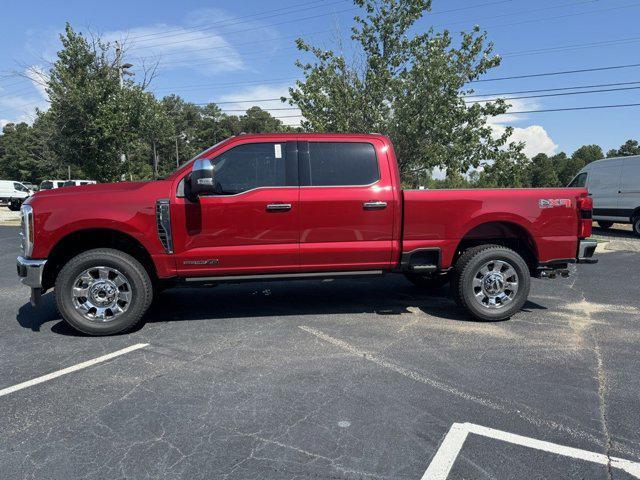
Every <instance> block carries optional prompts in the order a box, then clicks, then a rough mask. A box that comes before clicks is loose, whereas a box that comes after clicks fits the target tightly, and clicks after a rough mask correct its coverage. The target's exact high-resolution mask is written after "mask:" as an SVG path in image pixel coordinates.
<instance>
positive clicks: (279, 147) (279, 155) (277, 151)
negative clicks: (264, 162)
mask: <svg viewBox="0 0 640 480" xmlns="http://www.w3.org/2000/svg"><path fill="white" fill-rule="evenodd" d="M273 148H274V149H275V154H276V158H282V145H280V144H279V143H276V144H275V145H274V146H273Z"/></svg>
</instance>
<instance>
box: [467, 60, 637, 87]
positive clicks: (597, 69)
mask: <svg viewBox="0 0 640 480" xmlns="http://www.w3.org/2000/svg"><path fill="white" fill-rule="evenodd" d="M634 67H640V63H630V64H627V65H613V66H609V67H595V68H581V69H578V70H561V71H557V72H544V73H530V74H526V75H511V76H509V77H494V78H483V79H478V80H471V81H470V82H469V83H479V82H496V81H499V80H517V79H520V78H534V77H550V76H554V75H569V74H573V73H586V72H601V71H604V70H617V69H621V68H634Z"/></svg>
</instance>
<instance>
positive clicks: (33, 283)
mask: <svg viewBox="0 0 640 480" xmlns="http://www.w3.org/2000/svg"><path fill="white" fill-rule="evenodd" d="M46 263H47V261H46V260H32V259H30V258H24V257H18V260H17V265H16V267H17V269H18V276H19V277H20V279H21V282H22V283H23V284H24V285H26V286H28V287H31V304H32V305H34V306H35V305H37V304H38V302H39V300H40V295H41V294H42V274H43V272H44V266H45V264H46Z"/></svg>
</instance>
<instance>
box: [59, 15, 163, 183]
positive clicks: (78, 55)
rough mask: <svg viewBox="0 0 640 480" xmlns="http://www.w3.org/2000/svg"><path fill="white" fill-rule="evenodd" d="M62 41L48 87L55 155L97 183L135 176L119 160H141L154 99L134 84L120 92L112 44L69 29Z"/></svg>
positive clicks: (133, 167)
mask: <svg viewBox="0 0 640 480" xmlns="http://www.w3.org/2000/svg"><path fill="white" fill-rule="evenodd" d="M60 41H61V43H62V49H61V50H60V51H59V52H58V59H57V60H56V62H55V63H54V65H53V68H52V69H51V71H50V74H49V83H48V86H47V93H48V95H49V99H50V102H51V106H50V109H49V112H48V114H49V115H50V117H51V122H52V127H53V128H52V135H51V147H52V149H53V150H54V152H55V153H56V154H57V157H58V159H59V161H60V162H61V163H62V164H71V165H77V166H78V167H80V169H82V170H83V171H84V172H85V173H86V174H87V175H88V176H89V177H92V178H95V179H96V180H100V181H112V180H117V179H119V178H120V176H121V175H122V174H126V173H128V174H129V175H131V173H132V171H133V170H136V169H137V168H136V166H133V165H131V162H125V163H124V164H123V163H122V162H121V158H120V156H121V154H123V153H131V152H135V153H133V154H132V155H133V156H132V159H136V158H141V156H140V155H136V153H137V151H139V149H140V147H141V145H142V144H143V143H144V142H145V141H147V140H148V138H144V135H146V134H148V133H149V131H150V130H149V129H150V128H152V127H151V125H149V123H148V122H149V121H150V119H153V118H155V116H156V111H157V109H155V105H154V103H155V99H153V97H152V96H149V94H146V93H145V92H144V88H143V86H141V85H137V84H135V83H134V82H133V81H132V80H127V81H125V82H124V85H123V86H122V87H121V86H120V82H119V77H118V71H117V68H116V66H115V63H114V61H113V60H112V59H111V58H110V56H109V50H110V49H109V45H108V44H105V43H103V42H101V41H100V40H99V39H94V40H92V41H91V42H90V41H89V40H87V39H86V38H85V37H84V36H83V35H82V34H79V33H76V32H75V31H74V30H73V29H72V28H71V26H70V25H69V24H67V26H66V28H65V33H64V34H62V35H61V36H60ZM149 109H151V110H149ZM141 135H142V136H143V138H141ZM149 152H150V150H149ZM149 157H150V158H152V156H151V153H149Z"/></svg>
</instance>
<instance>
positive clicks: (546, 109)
mask: <svg viewBox="0 0 640 480" xmlns="http://www.w3.org/2000/svg"><path fill="white" fill-rule="evenodd" d="M626 107H640V103H623V104H614V105H588V106H581V107H567V108H545V109H540V110H521V111H517V112H505V113H501V114H499V115H516V114H525V113H546V112H570V111H578V110H601V109H607V108H626ZM301 116H302V115H281V116H274V118H277V119H278V120H279V119H282V118H299V117H301Z"/></svg>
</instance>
